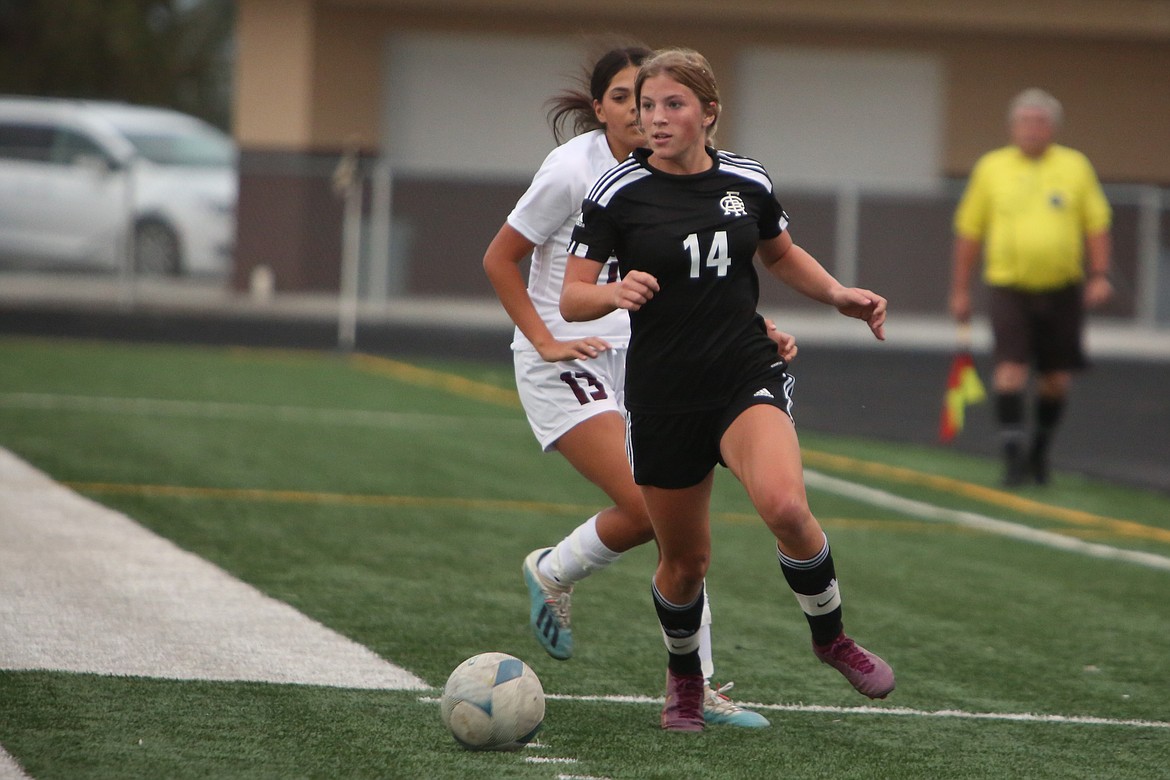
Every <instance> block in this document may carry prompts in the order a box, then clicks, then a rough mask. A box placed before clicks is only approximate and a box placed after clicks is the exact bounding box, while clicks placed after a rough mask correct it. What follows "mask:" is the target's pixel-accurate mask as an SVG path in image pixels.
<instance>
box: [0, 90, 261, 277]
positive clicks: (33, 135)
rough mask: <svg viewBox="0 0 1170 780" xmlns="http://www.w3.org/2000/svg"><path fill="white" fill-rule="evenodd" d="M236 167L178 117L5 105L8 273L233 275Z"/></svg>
mask: <svg viewBox="0 0 1170 780" xmlns="http://www.w3.org/2000/svg"><path fill="white" fill-rule="evenodd" d="M236 161H237V154H236V148H235V145H234V143H233V142H232V139H231V137H230V136H228V135H226V134H224V133H223V132H221V131H220V130H218V129H216V128H215V127H213V126H212V125H210V124H208V123H206V122H203V121H202V120H199V119H196V118H195V117H192V116H188V115H186V114H182V113H179V112H177V111H171V110H169V109H162V108H147V107H143V106H132V105H128V104H125V103H113V102H104V101H90V100H70V99H58V98H26V97H0V267H19V268H25V269H30V268H36V269H42V268H44V269H50V268H51V269H79V270H80V269H85V270H93V269H101V270H109V271H114V270H122V269H125V268H128V267H129V264H128V262H127V258H130V257H132V258H133V264H132V268H133V269H134V271H136V272H138V273H143V274H166V275H181V274H198V275H216V276H224V275H226V274H228V272H229V271H230V269H231V259H232V258H231V256H232V248H233V244H234V242H235V232H236V230H235V211H236V195H237V187H238V178H237V174H236ZM130 226H132V227H133V230H132V231H129V230H128V229H127V228H128V227H130Z"/></svg>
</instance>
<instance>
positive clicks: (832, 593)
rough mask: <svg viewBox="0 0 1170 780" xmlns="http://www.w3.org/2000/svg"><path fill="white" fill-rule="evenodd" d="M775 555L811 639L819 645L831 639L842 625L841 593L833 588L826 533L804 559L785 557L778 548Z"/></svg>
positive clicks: (833, 578) (835, 582)
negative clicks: (821, 543) (818, 546)
mask: <svg viewBox="0 0 1170 780" xmlns="http://www.w3.org/2000/svg"><path fill="white" fill-rule="evenodd" d="M776 557H777V559H778V560H779V561H780V571H782V572H784V579H785V580H787V581H788V587H790V588H792V592H793V594H795V596H796V600H797V601H798V602H799V603H800V608H801V610H803V611H804V617H805V619H806V620H808V627H809V629H810V630H811V631H812V638H813V642H814V643H816V644H818V645H821V646H824V645H827V644H829V643H831V642H832V641H833V640H834V639H836V638H837V635H838V634H840V633H841V631H842V628H843V626H842V623H841V593H840V590H839V589H838V588H837V573H836V570H835V569H834V567H833V555H832V553H831V552H829V539H828V537H825V546H824V547H822V548H821V551H820V552H819V553H817V554H816V555H814V556H813V557H812V558H809V559H808V560H803V561H802V560H797V559H795V558H789V557H788V556H787V555H785V554H784V553H783V552H782V551H781V550H780V549H779V548H777V549H776Z"/></svg>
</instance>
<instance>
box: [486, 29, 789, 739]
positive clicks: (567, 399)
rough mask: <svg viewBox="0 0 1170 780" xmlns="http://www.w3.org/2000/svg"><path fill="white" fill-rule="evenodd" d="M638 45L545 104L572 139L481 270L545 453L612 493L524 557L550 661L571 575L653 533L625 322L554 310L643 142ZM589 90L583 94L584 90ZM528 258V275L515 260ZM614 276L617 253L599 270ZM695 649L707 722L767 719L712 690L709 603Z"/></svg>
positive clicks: (566, 617) (563, 634)
mask: <svg viewBox="0 0 1170 780" xmlns="http://www.w3.org/2000/svg"><path fill="white" fill-rule="evenodd" d="M650 53H651V52H650V50H649V49H646V48H644V47H640V46H628V47H620V48H614V49H611V50H610V51H608V52H607V53H606V54H604V55H603V56H602V57H600V58H599V59H598V60H597V62H596V63H595V65H594V66H593V67H592V69H591V70H590V71H589V72H588V73H587V74H586V78H584V79H582V81H583V82H584V83H583V85H582V88H581V89H580V90H568V91H565V92H562V93H561V94H559V95H558V96H557V97H555V98H554V99H553V100H552V101H550V102H551V104H552V110H551V111H550V112H549V119H550V122H551V124H552V126H553V131H554V136H555V137H556V140H557V141H558V143H559V142H560V140H561V129H562V127H563V125H564V124H565V123H566V122H568V121H570V120H571V124H572V126H573V130H574V132H576V133H577V135H576V136H575V137H573V138H571V139H570V140H568V141H566V142H565V143H564V144H562V145H560V146H558V147H557V148H556V149H554V150H553V151H552V152H551V153H550V154H549V155H548V157H547V158H546V159H545V161H544V164H543V165H541V167H540V170H539V171H537V173H536V175H535V177H534V178H533V180H532V184H531V185H530V186H529V188H528V191H527V192H526V193H525V194H524V196H523V197H522V198H521V199H520V201H519V202H518V203H517V204H516V207H515V209H514V210H513V211H512V213H511V214H510V215H509V216H508V218H507V221H506V222H505V223H504V225H503V226H502V227H501V228H500V230H499V233H497V235H496V237H495V238H494V239H493V240H492V242H491V244H490V246H489V247H488V249H487V252H486V253H485V255H484V259H483V265H484V270H485V272H486V273H487V275H488V278H489V279H490V280H491V283H492V285H493V286H494V287H495V290H496V294H497V295H498V296H499V298H500V301H501V303H503V305H504V308H505V310H507V312H508V314H509V316H510V317H511V318H512V321H513V322H515V324H516V332H515V339H514V341H513V343H512V349H513V355H514V362H515V369H516V387H517V390H518V391H519V394H520V400H521V402H522V403H523V406H524V410H525V412H526V413H527V415H528V420H529V423H530V424H531V426H532V430H533V433H534V434H535V435H536V438H537V440H538V441H539V442H540V445H541V446H542V447H543V448H544V450H545V451H546V452H547V451H552V450H556V451H557V452H560V453H561V455H563V456H564V457H565V458H566V459H567V460H568V461H569V463H570V464H572V466H573V467H574V468H575V469H576V470H577V471H578V472H580V473H581V474H582V475H583V476H584V477H585V478H586V479H588V480H589V481H590V482H593V483H594V484H596V485H597V486H598V487H600V488H601V489H602V490H603V491H604V492H605V493H606V495H607V496H608V497H609V498H610V500H612V501H613V506H610V507H607V508H605V509H603V510H601V511H600V512H598V513H597V514H595V515H594V516H593V517H590V518H589V519H588V520H586V521H585V522H584V523H582V524H581V525H580V526H579V527H577V528H576V529H574V530H573V531H572V532H571V533H570V534H569V535H568V536H567V537H565V538H564V539H563V540H562V541H561V542H560V543H558V544H557V545H556V546H554V547H551V548H550V547H546V548H541V549H538V550H534V551H533V552H532V553H531V554H529V555H528V557H527V558H526V559H525V561H524V564H523V574H524V579H525V581H526V583H527V585H528V590H529V596H530V602H531V609H530V612H529V620H530V623H531V625H532V630H533V632H534V634H535V636H536V638H537V640H538V641H539V642H540V644H541V645H542V646H543V647H544V648H545V650H546V651H547V652H548V653H549V654H550V655H552V656H553V657H554V658H558V659H567V658H569V657H570V656H571V655H572V653H573V635H572V626H571V622H570V595H571V592H572V589H573V585H574V583H576V582H578V581H580V580H582V579H583V578H585V577H587V576H589V575H590V574H592V573H593V572H595V571H598V570H600V569H603V568H605V567H607V566H609V565H610V564H611V563H613V562H614V561H616V560H617V559H618V557H619V556H620V555H621V554H622V553H623V552H625V551H626V550H629V549H632V548H633V547H636V546H637V545H640V544H644V543H646V542H649V541H650V540H652V539H653V538H654V534H653V529H652V528H651V525H650V520H649V517H648V515H647V513H646V507H645V504H644V502H643V500H642V495H641V493H640V491H639V490H638V488H637V486H635V485H634V482H633V478H632V476H631V473H630V463H629V460H628V459H627V456H626V445H625V442H626V430H625V407H624V404H623V398H622V393H623V385H624V376H625V359H626V346H627V344H628V342H629V336H630V323H629V316H628V315H627V313H626V312H625V311H620V310H618V311H613V312H610V313H609V314H607V315H606V316H603V317H601V318H599V319H596V320H594V321H592V322H587V323H570V322H566V321H565V320H564V319H563V318H562V317H561V315H560V311H559V304H560V294H561V282H562V279H563V278H564V271H565V258H566V255H567V249H568V245H569V239H570V236H571V234H572V230H573V226H574V224H575V223H576V221H577V217H578V215H579V214H580V210H581V201H582V199H583V198H584V197H585V193H586V192H587V191H588V189H589V187H590V186H591V185H592V183H593V181H594V180H595V179H596V178H597V177H598V176H599V175H600V174H601V173H603V172H605V171H606V170H608V169H610V168H612V167H613V166H614V165H615V164H616V163H617V162H619V161H620V160H623V159H625V158H626V157H628V156H629V154H630V152H631V151H633V150H634V149H635V148H637V147H638V146H640V145H642V144H643V143H644V139H643V137H642V133H641V130H640V129H639V127H638V122H637V115H636V111H635V106H634V77H635V75H636V73H637V70H638V65H640V64H641V62H642V60H643V59H644V58H645V57H647V56H649V55H650ZM586 90H587V91H586ZM530 253H531V255H532V263H531V267H530V269H529V274H528V282H527V285H525V281H524V279H523V277H522V275H521V274H520V270H519V264H520V262H521V261H523V260H524V259H525V258H526V257H528V255H529V254H530ZM600 275H601V277H602V281H605V280H609V281H612V280H615V279H616V278H617V264H616V261H614V262H610V263H608V264H607V267H606V268H605V269H604V272H603V273H601V274H600ZM769 327H770V333H769V335H770V337H771V338H772V339H773V342H774V351H773V354H774V355H775V353H776V351H779V353H780V355H782V356H784V357H785V358H788V359H790V358H791V357H793V356H794V355H795V353H796V347H795V341H794V340H793V338H792V337H791V336H790V335H788V334H786V333H782V332H780V331H777V330H776V329H775V328H774V326H771V325H769ZM700 634H701V637H702V655H703V672H704V687H703V696H704V706H703V710H704V718H705V721H706V722H707V723H725V724H730V725H737V726H746V727H763V726H767V725H769V724H768V720H767V719H766V718H764V717H763V716H762V715H760V714H759V713H756V712H752V711H750V710H746V709H743V708H741V707H739V706H737V705H736V704H735V703H734V702H732V701H731V700H730V699H729V698H728V697H727V696H726V693H725V692H726V691H727V690H728V689H729V688H730V684H728V685H725V686H723V687H722V688H720V687H718V686H712V685H711V684H710V679H709V678H710V677H711V675H712V674H713V671H714V665H713V662H712V660H711V642H710V609H709V607H707V606H706V604H704V619H703V628H702V629H701V631H700Z"/></svg>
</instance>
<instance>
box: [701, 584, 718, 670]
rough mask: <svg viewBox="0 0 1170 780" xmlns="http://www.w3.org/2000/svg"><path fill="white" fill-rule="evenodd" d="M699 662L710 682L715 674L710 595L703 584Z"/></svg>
mask: <svg viewBox="0 0 1170 780" xmlns="http://www.w3.org/2000/svg"><path fill="white" fill-rule="evenodd" d="M699 663H700V664H702V665H703V679H705V680H707V681H708V682H710V680H711V678H712V677H714V676H715V661H714V660H713V659H712V658H711V597H710V596H709V595H707V587H706V583H704V586H703V622H702V623H700V624H699Z"/></svg>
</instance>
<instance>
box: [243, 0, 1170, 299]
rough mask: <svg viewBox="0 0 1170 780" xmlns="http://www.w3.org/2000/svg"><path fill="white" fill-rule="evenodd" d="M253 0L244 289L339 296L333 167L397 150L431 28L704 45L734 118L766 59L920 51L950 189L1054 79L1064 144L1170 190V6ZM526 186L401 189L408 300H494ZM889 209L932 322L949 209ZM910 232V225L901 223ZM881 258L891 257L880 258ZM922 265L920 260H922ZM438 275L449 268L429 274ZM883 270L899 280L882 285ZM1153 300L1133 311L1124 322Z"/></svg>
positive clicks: (890, 234) (901, 253) (911, 286)
mask: <svg viewBox="0 0 1170 780" xmlns="http://www.w3.org/2000/svg"><path fill="white" fill-rule="evenodd" d="M237 8H238V14H239V19H238V26H237V34H238V39H237V63H236V96H235V118H234V121H235V126H234V132H235V136H236V138H237V140H238V142H239V144H240V147H241V150H242V159H241V182H240V184H241V188H240V212H239V215H240V219H239V225H240V227H239V236H238V242H237V268H236V277H235V282H236V285H237V286H238V287H240V288H241V289H242V288H245V287H246V286H247V284H248V279H249V277H250V275H251V272H252V269H253V268H255V267H256V266H258V265H267V266H269V267H271V268H273V269H274V270H275V271H276V279H277V287H278V289H336V288H337V280H338V275H339V274H338V268H339V265H340V262H339V260H340V246H341V238H340V236H341V203H340V201H339V199H338V198H337V197H336V195H335V194H334V193H333V191H332V186H331V185H332V181H331V177H332V172H333V168H334V166H335V165H336V162H337V156H338V154H339V153H340V152H342V151H343V150H346V149H357V150H359V151H360V152H361V153H362V154H363V155H364V156H365V158H366V160H367V163H368V162H370V161H371V160H372V159H373V158H375V157H377V156H378V155H379V154H380V152H381V151H382V150H381V149H380V148H379V145H380V143H381V139H382V138H383V137H384V131H385V128H383V127H382V126H381V117H382V116H383V110H384V107H383V106H382V101H383V100H384V94H385V85H384V84H383V83H382V80H383V78H384V73H385V63H386V52H385V47H386V41H387V39H388V38H389V37H390V36H391V35H396V34H397V35H401V34H410V33H412V32H426V33H467V34H475V35H481V36H486V35H491V36H516V37H518V38H540V39H542V40H548V39H549V37H550V36H553V37H556V36H563V37H564V39H565V40H566V41H572V42H576V43H581V42H583V41H584V40H586V39H587V38H588V37H589V36H591V35H592V36H596V35H598V34H604V33H626V34H635V35H636V36H637V37H638V38H640V39H641V40H642V41H643V42H645V43H646V44H648V45H650V46H666V45H682V46H690V47H693V48H696V49H698V50H700V51H702V52H703V53H704V54H706V55H707V56H708V58H709V59H710V60H711V61H712V64H713V65H714V67H715V69H716V72H717V73H718V74H719V78H720V85H721V88H722V90H723V98H724V101H725V103H727V104H728V105H729V106H730V107H734V106H736V105H739V104H741V102H742V101H750V100H752V99H753V96H752V95H750V94H744V93H745V92H746V89H745V88H744V85H742V84H739V83H737V81H736V66H737V64H738V62H739V61H740V56H739V55H740V53H741V52H742V51H743V50H744V49H745V48H746V47H773V48H778V49H783V48H784V47H791V48H800V49H827V50H831V51H841V52H866V53H881V52H892V53H899V54H906V53H909V54H920V55H923V56H924V57H928V58H931V59H932V61H935V62H938V63H940V64H941V69H942V74H943V75H942V85H941V96H940V99H939V100H940V105H941V107H942V113H943V117H942V128H941V133H942V137H941V143H940V147H941V149H940V152H939V163H938V167H939V170H938V171H937V174H938V176H939V177H940V178H941V177H963V176H966V174H967V173H968V172H969V171H970V169H971V166H972V165H973V164H974V162H975V160H976V159H977V158H978V156H979V155H980V154H982V153H983V152H984V151H987V150H988V149H990V148H992V147H995V146H998V145H1001V144H1003V143H1004V142H1005V140H1006V128H1005V123H1004V121H1005V111H1006V107H1007V104H1008V101H1009V100H1010V99H1011V97H1012V96H1013V95H1014V94H1016V93H1017V92H1018V91H1019V90H1021V89H1023V88H1025V87H1029V86H1042V87H1044V88H1047V89H1049V90H1050V91H1052V92H1053V93H1054V94H1056V95H1057V96H1058V97H1059V98H1060V99H1061V100H1062V101H1063V103H1064V105H1065V110H1066V118H1067V121H1066V128H1065V130H1064V132H1063V133H1062V135H1061V139H1060V140H1062V141H1063V142H1065V143H1067V144H1069V145H1071V146H1074V147H1077V148H1079V149H1081V150H1082V151H1084V152H1085V153H1086V154H1088V155H1089V157H1090V159H1092V160H1093V162H1094V164H1095V165H1096V167H1097V170H1098V172H1099V174H1100V176H1101V178H1102V179H1103V180H1104V181H1106V182H1135V183H1151V184H1158V185H1161V186H1170V89H1167V84H1170V2H1167V1H1166V0H1110V2H1100V1H1099V0H1031V2H1027V3H1022V2H1019V1H1018V0H978V1H977V2H972V1H971V0H887V1H886V2H868V1H863V0H801V1H799V2H797V1H796V0H719V2H711V1H710V0H589V2H569V1H568V0H238V2H237ZM567 49H568V51H576V50H577V49H574V48H572V47H567ZM574 59H575V56H574ZM566 67H567V68H571V67H572V64H571V63H570V64H567V66H566ZM501 89H507V84H506V83H502V84H501ZM777 89H778V90H782V85H779V86H778V87H777ZM770 97H771V96H770ZM772 99H774V98H772ZM735 116H736V112H735V111H734V109H732V110H730V111H729V112H728V114H726V115H725V120H726V121H721V123H720V133H719V138H720V145H721V146H724V147H725V148H732V149H735V148H737V146H738V144H737V133H739V131H738V130H737V128H736V126H735ZM471 121H474V118H472V119H471ZM488 140H490V139H487V140H485V143H487V142H488ZM549 140H550V142H551V139H549ZM738 150H739V151H743V152H744V153H749V154H750V153H751V150H748V149H738ZM399 188H402V192H401V193H400V192H399ZM521 191H522V189H521V190H519V191H517V190H516V182H515V181H509V182H498V183H496V185H494V186H491V185H490V183H485V182H483V181H481V180H475V181H469V182H462V183H460V182H451V181H445V182H440V183H435V182H417V181H416V182H410V181H406V182H403V181H401V180H399V181H396V183H395V195H394V198H395V200H394V212H395V219H398V218H399V214H400V213H401V214H402V215H403V219H405V220H407V221H408V222H410V224H409V225H408V226H407V228H408V229H407V230H405V231H402V230H399V231H398V233H397V235H398V236H399V240H401V237H402V235H403V234H404V232H405V233H407V234H409V233H410V232H411V227H413V229H414V233H415V234H416V235H415V239H416V240H417V241H418V242H419V243H418V245H417V246H416V247H414V249H413V250H411V251H407V252H405V255H406V256H407V258H408V259H407V261H406V262H407V263H408V264H410V267H408V268H406V269H405V270H403V269H399V272H398V273H400V274H402V275H403V279H404V280H405V281H404V282H403V284H404V286H405V290H406V291H407V292H418V293H421V294H458V295H462V294H470V295H484V294H486V295H490V294H491V293H490V289H489V288H487V285H486V282H484V280H483V275H482V271H481V270H480V269H479V267H478V260H479V258H480V257H481V256H482V249H483V247H484V246H486V244H487V242H488V241H489V240H490V237H491V234H492V232H494V229H495V227H498V225H499V223H500V222H501V221H502V219H503V217H504V216H505V215H506V214H507V211H508V209H509V208H510V207H511V204H512V203H514V200H515V198H516V197H517V196H518V195H519V193H520V192H521ZM452 193H453V194H452ZM800 198H801V199H803V201H804V202H803V203H801V202H799V199H798V202H797V205H798V206H799V207H800V211H801V213H802V215H803V216H804V222H802V230H803V231H804V232H802V234H801V235H802V240H807V241H809V242H810V243H811V244H812V248H815V249H816V250H817V252H818V253H819V254H818V256H821V257H822V258H824V259H825V260H826V261H828V262H829V263H830V264H831V262H832V260H833V256H834V252H835V250H836V248H837V247H836V244H835V238H834V233H833V213H834V212H833V209H834V204H833V203H832V202H830V201H825V200H824V199H823V198H820V199H818V196H816V195H815V194H813V195H808V194H805V195H802V196H800ZM368 203H369V201H367V204H368ZM785 205H786V206H787V205H789V202H788V200H787V199H786V200H785ZM884 208H885V207H883V206H882V204H880V203H879V204H875V205H874V206H873V209H872V210H869V211H867V210H865V209H863V211H862V213H861V215H860V220H861V224H862V227H863V228H864V227H865V226H866V225H868V224H870V221H873V222H874V224H877V225H879V226H881V227H880V231H881V232H882V237H881V238H880V239H879V240H876V241H874V240H870V241H868V242H866V243H865V244H864V245H863V247H862V255H863V257H862V261H863V263H865V264H866V265H863V267H862V276H863V279H862V281H866V282H868V283H871V284H878V283H879V282H885V281H888V280H893V281H895V282H897V279H898V278H900V277H898V276H897V275H898V274H900V275H901V276H902V277H904V278H905V295H904V296H903V299H904V300H907V301H909V300H910V299H911V298H912V296H917V303H916V304H914V305H916V306H918V307H919V310H922V311H932V310H933V309H934V308H940V307H941V306H942V303H941V297H938V298H937V300H936V297H937V296H934V295H933V293H929V292H926V290H927V288H928V287H930V286H931V285H933V286H937V285H938V284H943V283H945V273H946V271H945V269H944V268H943V267H942V266H941V265H940V263H945V262H946V261H945V255H946V253H947V251H948V249H947V247H946V244H947V242H948V240H949V219H948V216H947V213H946V210H947V208H948V207H947V205H946V203H939V202H935V203H933V205H929V206H926V205H921V207H920V205H919V204H916V203H915V202H914V201H912V200H911V201H910V202H908V203H906V204H902V205H900V206H899V207H897V208H891V209H888V210H884ZM440 209H455V210H457V211H458V213H461V214H463V215H465V218H464V220H463V223H462V224H461V226H460V228H461V232H462V234H463V236H462V240H461V243H450V244H442V248H441V250H440V249H438V248H436V247H435V246H434V245H432V244H433V241H432V242H431V243H428V242H427V238H426V237H427V236H435V235H436V234H439V233H444V232H451V231H450V230H449V228H446V229H444V225H443V223H427V221H426V220H428V219H434V217H432V216H429V215H432V214H435V213H438V211H439V210H440ZM916 209H920V210H919V211H916ZM476 210H478V211H476ZM473 212H474V213H473ZM1119 217H1120V221H1121V223H1122V226H1123V228H1124V229H1125V230H1128V233H1124V234H1115V235H1116V236H1117V238H1118V255H1119V257H1118V263H1117V265H1118V267H1119V268H1121V269H1135V268H1136V263H1137V260H1136V253H1137V250H1136V249H1135V248H1134V247H1135V246H1136V239H1135V238H1134V235H1135V234H1134V230H1133V225H1134V224H1135V223H1136V222H1137V221H1140V219H1139V217H1138V216H1136V214H1135V212H1134V211H1133V209H1132V208H1130V209H1129V210H1128V211H1127V210H1125V209H1122V210H1120V211H1119ZM895 220H902V221H904V222H905V221H908V222H909V224H906V225H904V226H903V227H902V228H901V229H900V230H899V229H898V228H897V226H896V225H895V224H894V221H895ZM1168 222H1170V220H1167V219H1166V217H1165V216H1163V217H1162V223H1161V225H1160V226H1159V227H1158V230H1159V231H1160V233H1161V236H1162V238H1161V242H1162V246H1163V247H1165V246H1168V245H1170V224H1168ZM818 226H820V227H819V229H817V228H818ZM810 228H814V229H810ZM906 236H909V238H907V245H906V246H904V247H902V248H900V249H898V250H897V252H894V251H893V250H892V249H891V247H892V246H894V245H895V244H896V242H897V241H898V240H900V239H901V237H906ZM440 237H441V238H442V239H443V240H447V239H451V238H452V236H449V235H442V236H440ZM440 243H441V242H440ZM408 249H409V248H408ZM878 250H880V252H881V255H880V256H878V257H870V256H866V254H865V253H866V252H875V251H878ZM412 251H413V253H414V255H415V256H413V257H412V254H411V253H412ZM908 254H916V256H915V257H913V258H911V260H912V262H913V263H917V265H914V266H911V265H907V263H908V262H909V261H907V260H906V256H907V255H908ZM886 255H890V256H889V257H887V256H886ZM895 255H896V256H895ZM456 261H457V262H458V263H459V265H458V266H451V265H449V264H450V263H453V262H456ZM420 268H423V269H433V270H431V271H429V272H430V273H433V274H440V276H432V277H421V276H419V277H417V278H416V277H415V276H411V274H415V273H416V272H418V271H417V269H420ZM867 268H868V269H870V270H869V271H868V273H870V274H873V273H880V274H881V276H880V278H879V279H877V281H876V282H875V281H874V280H873V279H872V278H867V277H866V276H865V275H866V273H867V270H866V269H867ZM434 269H437V270H434ZM418 273H421V272H418ZM1134 275H1135V282H1136V276H1137V275H1138V273H1137V271H1136V270H1135V271H1134ZM899 292H901V291H899ZM1139 294H1140V292H1139ZM932 307H933V308H932ZM1133 307H1134V303H1133V300H1132V299H1131V300H1129V301H1126V302H1123V303H1122V304H1120V305H1119V307H1118V310H1119V311H1120V312H1122V313H1125V312H1128V311H1132V310H1133Z"/></svg>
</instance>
